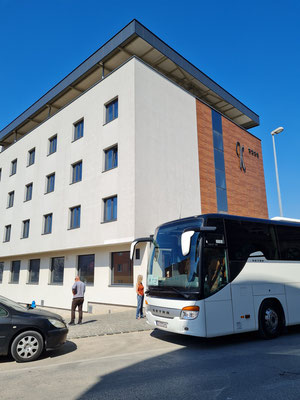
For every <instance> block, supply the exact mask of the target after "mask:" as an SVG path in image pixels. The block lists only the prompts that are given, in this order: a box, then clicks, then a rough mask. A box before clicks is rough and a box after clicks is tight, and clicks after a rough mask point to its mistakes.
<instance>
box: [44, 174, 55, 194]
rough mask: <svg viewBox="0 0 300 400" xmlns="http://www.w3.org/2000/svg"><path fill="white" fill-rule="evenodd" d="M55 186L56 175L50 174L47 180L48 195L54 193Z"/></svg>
mask: <svg viewBox="0 0 300 400" xmlns="http://www.w3.org/2000/svg"><path fill="white" fill-rule="evenodd" d="M54 186H55V173H53V174H50V175H48V176H47V178H46V193H51V192H54Z"/></svg>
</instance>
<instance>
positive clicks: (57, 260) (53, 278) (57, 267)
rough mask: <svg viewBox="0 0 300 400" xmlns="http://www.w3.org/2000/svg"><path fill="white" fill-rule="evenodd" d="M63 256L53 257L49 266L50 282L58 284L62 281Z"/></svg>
mask: <svg viewBox="0 0 300 400" xmlns="http://www.w3.org/2000/svg"><path fill="white" fill-rule="evenodd" d="M64 268H65V259H64V257H53V258H52V259H51V266H50V284H51V285H58V284H62V283H63V282H64Z"/></svg>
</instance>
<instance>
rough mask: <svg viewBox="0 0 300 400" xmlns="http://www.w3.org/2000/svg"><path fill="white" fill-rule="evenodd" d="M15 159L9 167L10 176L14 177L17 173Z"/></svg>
mask: <svg viewBox="0 0 300 400" xmlns="http://www.w3.org/2000/svg"><path fill="white" fill-rule="evenodd" d="M17 161H18V160H17V159H15V160H13V161H12V162H11V166H10V175H15V174H16V173H17Z"/></svg>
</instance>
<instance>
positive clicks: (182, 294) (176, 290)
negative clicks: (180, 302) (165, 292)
mask: <svg viewBox="0 0 300 400" xmlns="http://www.w3.org/2000/svg"><path fill="white" fill-rule="evenodd" d="M168 289H172V290H173V291H174V292H176V293H178V294H180V295H181V296H182V297H184V298H185V299H189V298H190V296H189V295H188V294H186V293H183V292H181V291H180V290H178V289H176V288H174V287H172V286H170V287H169V288H168Z"/></svg>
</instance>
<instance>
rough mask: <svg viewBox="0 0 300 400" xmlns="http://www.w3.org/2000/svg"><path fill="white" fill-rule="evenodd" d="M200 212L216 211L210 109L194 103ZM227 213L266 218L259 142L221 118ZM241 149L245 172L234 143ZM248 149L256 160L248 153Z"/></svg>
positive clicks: (197, 101) (266, 210)
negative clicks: (255, 153) (256, 154)
mask: <svg viewBox="0 0 300 400" xmlns="http://www.w3.org/2000/svg"><path fill="white" fill-rule="evenodd" d="M196 112H197V130H198V152H199V170H200V193H201V213H202V214H205V213H214V212H217V199H216V183H215V164H214V151H213V134H212V121H211V109H210V107H208V106H207V105H205V104H203V103H201V102H200V101H199V100H196ZM222 127H223V145H224V159H225V174H226V186H227V202H228V214H233V215H242V216H247V217H256V218H268V207H267V198H266V188H265V177H264V168H263V157H262V149H261V142H260V140H259V139H257V138H255V137H254V136H252V135H251V134H250V133H248V132H247V131H245V130H244V129H242V128H240V127H238V126H237V125H235V124H234V123H232V122H231V121H229V120H228V119H226V118H224V117H222ZM237 142H240V144H241V146H244V149H245V150H244V162H245V166H246V172H244V171H243V170H241V169H240V159H239V157H238V156H237V154H236V143H237ZM248 149H251V150H253V151H255V152H257V153H258V154H259V158H257V157H255V156H253V155H252V154H250V153H249V151H248Z"/></svg>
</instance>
